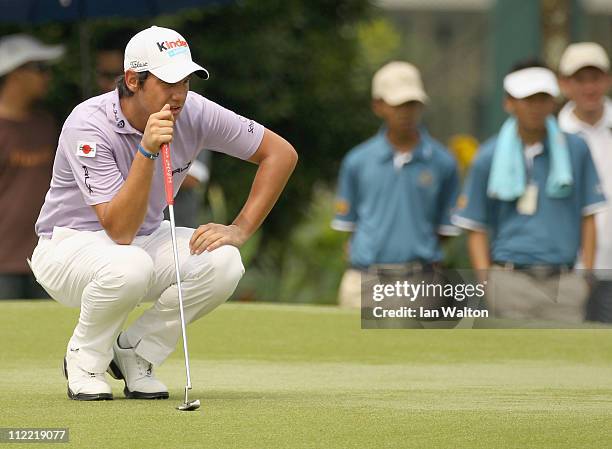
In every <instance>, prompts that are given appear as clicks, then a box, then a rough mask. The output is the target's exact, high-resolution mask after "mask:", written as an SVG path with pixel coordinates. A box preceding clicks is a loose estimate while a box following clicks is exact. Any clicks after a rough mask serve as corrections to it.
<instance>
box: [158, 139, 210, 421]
mask: <svg viewBox="0 0 612 449" xmlns="http://www.w3.org/2000/svg"><path fill="white" fill-rule="evenodd" d="M161 153H162V163H163V171H164V186H165V190H166V202H167V203H168V211H169V213H170V232H171V233H172V249H173V250H174V267H175V269H176V285H177V287H178V299H179V311H180V313H181V329H182V331H183V351H184V352H185V372H186V373H187V385H185V401H184V402H183V403H182V404H180V405H179V406H178V407H176V409H177V410H180V411H191V410H197V409H199V408H200V400H199V399H193V400H191V401H190V400H189V390H191V375H190V373H189V352H188V351H187V331H186V330H185V312H184V310H183V292H182V290H181V274H180V272H179V259H178V249H177V244H176V229H175V228H176V226H175V224H174V187H173V185H172V161H171V159H170V146H169V145H168V144H167V143H165V144H163V145H162V146H161Z"/></svg>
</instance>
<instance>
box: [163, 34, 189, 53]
mask: <svg viewBox="0 0 612 449" xmlns="http://www.w3.org/2000/svg"><path fill="white" fill-rule="evenodd" d="M188 48H189V45H188V44H187V41H185V40H183V39H181V38H178V39H177V40H175V41H165V42H157V49H158V50H159V51H160V53H163V52H165V51H167V52H168V56H175V55H178V54H181V53H185V52H186V51H187V49H188Z"/></svg>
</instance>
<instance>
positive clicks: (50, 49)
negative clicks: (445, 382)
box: [0, 45, 66, 76]
mask: <svg viewBox="0 0 612 449" xmlns="http://www.w3.org/2000/svg"><path fill="white" fill-rule="evenodd" d="M65 52H66V48H65V47H64V46H63V45H48V46H44V47H39V48H37V49H35V50H31V51H30V52H29V53H27V54H23V55H19V56H17V57H15V58H14V59H13V60H12V61H10V62H8V63H7V64H6V65H5V66H4V67H2V68H1V69H0V76H3V75H6V74H7V73H9V72H12V71H13V70H15V69H17V68H19V67H21V66H22V65H24V64H27V63H28V62H34V61H43V62H54V61H56V60H58V59H59V58H61V57H62V56H63V55H64V53H65Z"/></svg>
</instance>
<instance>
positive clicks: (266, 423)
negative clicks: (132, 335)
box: [0, 301, 612, 449]
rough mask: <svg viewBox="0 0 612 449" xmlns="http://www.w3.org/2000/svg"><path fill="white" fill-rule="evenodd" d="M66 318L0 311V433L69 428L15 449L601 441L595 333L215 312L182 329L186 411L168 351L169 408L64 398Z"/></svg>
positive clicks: (600, 341)
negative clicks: (188, 386)
mask: <svg viewBox="0 0 612 449" xmlns="http://www.w3.org/2000/svg"><path fill="white" fill-rule="evenodd" d="M143 307H148V305H145V306H143ZM141 309H142V308H141ZM139 312H140V311H139V310H137V311H136V312H134V314H133V315H132V316H131V319H133V318H134V317H135V316H137V315H138V313H139ZM77 316H78V311H77V310H75V309H67V308H64V307H62V306H60V305H58V304H56V303H54V302H51V301H43V302H30V301H2V302H0V341H1V342H2V351H0V404H1V412H0V427H20V428H25V427H68V428H69V429H70V444H65V445H61V444H60V445H57V444H54V445H44V444H36V445H31V444H28V445H27V447H36V448H41V447H45V446H48V447H55V448H58V447H78V448H130V449H140V448H147V449H153V448H165V449H167V448H213V449H220V448H232V449H237V448H245V449H246V448H248V449H254V448H266V449H274V448H291V449H298V448H317V449H318V448H360V449H363V448H419V449H421V448H425V449H433V448H452V449H460V448H469V449H474V448H486V449H491V448H495V449H499V448H555V449H560V448H572V449H574V448H580V449H583V448H589V449H599V448H601V449H604V448H611V447H612V332H611V331H609V330H597V329H591V330H361V329H360V322H359V314H358V312H351V311H343V310H339V309H337V308H333V307H316V306H289V305H271V304H236V303H230V304H226V305H224V306H222V307H220V308H219V309H218V310H216V311H215V312H213V313H212V314H211V315H209V316H207V317H205V318H203V319H202V320H200V321H199V322H197V323H195V324H194V325H192V326H190V327H189V328H188V333H189V346H190V355H191V361H192V379H193V385H194V389H193V391H192V395H191V397H192V398H193V399H200V400H201V402H202V408H201V409H200V410H198V411H195V412H179V411H177V410H175V407H176V406H177V405H178V404H179V403H180V402H181V401H182V390H183V386H184V384H185V376H184V365H183V355H182V350H181V347H180V345H179V346H178V350H177V351H176V352H175V353H174V354H173V356H172V357H171V358H170V359H169V360H168V361H167V362H166V363H165V364H164V365H163V366H161V367H160V368H159V369H158V370H157V375H158V377H159V378H160V379H161V380H163V381H164V382H165V383H166V384H167V385H168V387H169V388H170V399H169V400H166V401H152V402H147V401H134V400H126V399H124V398H123V394H122V388H123V383H121V382H119V381H115V380H113V379H111V384H112V385H113V393H114V395H115V400H114V401H107V402H95V403H85V402H77V401H71V400H69V399H68V398H67V396H66V382H65V380H64V378H63V376H62V375H61V371H60V365H61V360H62V357H63V354H64V351H65V347H66V343H67V341H68V338H69V336H70V334H71V332H72V329H73V327H74V325H75V322H76V319H77ZM9 447H26V445H13V444H11V445H10V446H9Z"/></svg>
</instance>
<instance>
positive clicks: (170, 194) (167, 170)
mask: <svg viewBox="0 0 612 449" xmlns="http://www.w3.org/2000/svg"><path fill="white" fill-rule="evenodd" d="M161 154H162V164H163V172H164V187H165V189H166V202H167V203H168V205H174V186H173V185H172V160H171V159H170V145H168V144H167V143H164V144H162V146H161Z"/></svg>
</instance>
